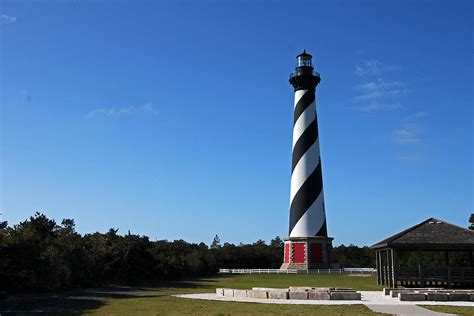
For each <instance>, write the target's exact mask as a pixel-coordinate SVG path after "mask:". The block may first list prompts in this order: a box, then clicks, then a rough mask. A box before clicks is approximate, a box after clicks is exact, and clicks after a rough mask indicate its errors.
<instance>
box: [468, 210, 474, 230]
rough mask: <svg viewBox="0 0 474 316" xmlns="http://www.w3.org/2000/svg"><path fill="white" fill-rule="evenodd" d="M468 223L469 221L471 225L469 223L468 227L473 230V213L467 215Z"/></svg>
mask: <svg viewBox="0 0 474 316" xmlns="http://www.w3.org/2000/svg"><path fill="white" fill-rule="evenodd" d="M469 223H471V225H469V229H470V230H474V214H471V216H470V217H469Z"/></svg>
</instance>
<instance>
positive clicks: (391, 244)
mask: <svg viewBox="0 0 474 316" xmlns="http://www.w3.org/2000/svg"><path fill="white" fill-rule="evenodd" d="M370 248H371V249H373V250H375V259H376V266H377V283H378V284H382V285H386V286H388V287H397V286H398V285H402V286H418V287H425V286H445V287H452V286H461V287H472V286H473V285H474V262H473V258H472V252H473V251H474V231H472V230H469V229H466V228H463V227H459V226H456V225H453V224H450V223H447V222H444V221H442V220H439V219H436V218H429V219H427V220H425V221H423V222H421V223H419V224H417V225H415V226H413V227H410V228H408V229H406V230H404V231H402V232H399V233H398V234H395V235H393V236H391V237H389V238H387V239H385V240H382V241H380V242H378V243H376V244H375V245H373V246H371V247H370Z"/></svg>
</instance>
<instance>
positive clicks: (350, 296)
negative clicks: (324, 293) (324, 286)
mask: <svg viewBox="0 0 474 316" xmlns="http://www.w3.org/2000/svg"><path fill="white" fill-rule="evenodd" d="M330 295H331V300H332V301H341V300H343V301H360V299H361V294H360V293H357V292H331V294H330Z"/></svg>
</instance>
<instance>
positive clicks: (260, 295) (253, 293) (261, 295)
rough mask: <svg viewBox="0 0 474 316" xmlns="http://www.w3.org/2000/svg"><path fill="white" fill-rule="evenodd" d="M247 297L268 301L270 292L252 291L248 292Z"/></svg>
mask: <svg viewBox="0 0 474 316" xmlns="http://www.w3.org/2000/svg"><path fill="white" fill-rule="evenodd" d="M247 297H251V298H260V299H267V298H268V291H260V290H250V291H247Z"/></svg>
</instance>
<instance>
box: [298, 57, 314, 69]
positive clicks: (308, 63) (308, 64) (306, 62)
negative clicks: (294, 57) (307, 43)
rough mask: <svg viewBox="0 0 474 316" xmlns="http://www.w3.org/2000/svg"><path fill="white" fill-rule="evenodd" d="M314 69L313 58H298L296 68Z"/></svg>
mask: <svg viewBox="0 0 474 316" xmlns="http://www.w3.org/2000/svg"><path fill="white" fill-rule="evenodd" d="M305 66H306V67H312V66H313V64H312V63H311V56H308V55H302V56H298V64H297V65H296V67H305Z"/></svg>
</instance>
